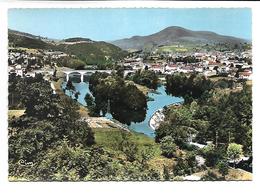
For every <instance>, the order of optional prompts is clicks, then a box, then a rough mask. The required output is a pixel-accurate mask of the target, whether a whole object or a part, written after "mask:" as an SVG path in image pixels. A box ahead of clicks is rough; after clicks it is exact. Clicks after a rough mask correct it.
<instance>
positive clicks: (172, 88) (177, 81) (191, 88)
mask: <svg viewBox="0 0 260 193" xmlns="http://www.w3.org/2000/svg"><path fill="white" fill-rule="evenodd" d="M211 88H212V82H211V81H210V80H208V79H206V77H205V76H203V75H198V74H191V75H190V76H189V77H188V76H186V75H185V74H183V73H178V74H174V75H167V76H166V92H167V93H168V94H172V95H173V96H182V97H184V99H185V102H186V103H190V102H192V98H194V99H197V98H200V97H201V96H202V95H203V94H204V93H205V92H206V91H208V90H210V89H211Z"/></svg>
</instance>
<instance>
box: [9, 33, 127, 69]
mask: <svg viewBox="0 0 260 193" xmlns="http://www.w3.org/2000/svg"><path fill="white" fill-rule="evenodd" d="M8 40H9V46H13V47H25V48H34V49H42V50H55V51H62V52H65V53H67V54H70V55H75V56H76V57H77V58H78V59H80V60H81V61H82V62H84V63H85V64H106V63H111V62H113V61H116V60H119V59H121V58H123V57H124V56H125V55H126V54H127V52H126V51H123V50H122V49H121V48H119V47H117V46H115V45H113V44H110V43H107V42H102V41H93V40H91V39H88V38H81V37H75V38H68V39H65V40H55V41H54V40H52V39H49V38H43V37H41V36H35V35H32V34H28V33H23V32H19V31H15V30H9V31H8Z"/></svg>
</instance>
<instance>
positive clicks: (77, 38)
mask: <svg viewBox="0 0 260 193" xmlns="http://www.w3.org/2000/svg"><path fill="white" fill-rule="evenodd" d="M63 41H64V42H93V41H92V40H91V39H89V38H81V37H75V38H68V39H65V40H63Z"/></svg>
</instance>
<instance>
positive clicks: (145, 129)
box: [62, 79, 183, 137]
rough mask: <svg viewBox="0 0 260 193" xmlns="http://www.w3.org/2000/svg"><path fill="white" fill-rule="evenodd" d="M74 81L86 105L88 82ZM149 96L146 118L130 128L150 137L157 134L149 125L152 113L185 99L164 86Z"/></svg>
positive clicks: (82, 101) (109, 116) (80, 101)
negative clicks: (171, 93) (175, 95)
mask: <svg viewBox="0 0 260 193" xmlns="http://www.w3.org/2000/svg"><path fill="white" fill-rule="evenodd" d="M72 82H73V85H74V86H75V89H76V91H79V92H80V95H79V98H78V102H79V103H81V104H82V105H86V103H85V100H84V97H85V95H86V94H87V93H90V91H89V84H88V82H80V83H78V82H77V81H74V79H72ZM62 86H63V87H64V86H65V82H64V83H63V85H62ZM66 94H67V95H69V92H68V91H66ZM148 96H149V97H151V98H153V100H152V101H148V102H147V107H148V109H147V113H146V117H145V120H144V121H142V122H140V123H131V125H130V126H129V129H132V130H134V131H136V132H139V133H144V134H145V135H147V136H149V137H154V136H155V133H154V130H153V129H152V128H151V127H150V126H149V120H150V118H151V117H152V115H153V114H154V113H155V112H156V111H157V110H158V109H162V108H163V107H164V106H168V105H170V104H174V103H180V102H183V99H182V98H179V97H174V96H170V95H167V94H166V92H165V87H164V86H159V87H158V88H157V90H156V92H149V93H148ZM107 117H108V118H111V115H108V116H107Z"/></svg>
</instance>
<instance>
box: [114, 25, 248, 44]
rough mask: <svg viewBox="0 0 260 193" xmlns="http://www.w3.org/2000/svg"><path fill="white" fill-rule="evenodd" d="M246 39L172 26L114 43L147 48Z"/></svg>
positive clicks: (240, 41)
mask: <svg viewBox="0 0 260 193" xmlns="http://www.w3.org/2000/svg"><path fill="white" fill-rule="evenodd" d="M245 42H247V41H246V40H243V39H240V38H236V37H231V36H223V35H219V34H217V33H214V32H210V31H192V30H188V29H185V28H182V27H178V26H172V27H168V28H165V29H163V30H162V31H160V32H158V33H155V34H151V35H148V36H133V37H131V38H126V39H121V40H116V41H113V42H111V43H112V44H114V45H116V46H118V47H120V48H122V49H145V48H154V47H160V46H170V45H173V44H223V43H224V44H240V43H245Z"/></svg>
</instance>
